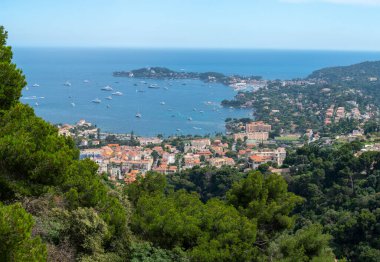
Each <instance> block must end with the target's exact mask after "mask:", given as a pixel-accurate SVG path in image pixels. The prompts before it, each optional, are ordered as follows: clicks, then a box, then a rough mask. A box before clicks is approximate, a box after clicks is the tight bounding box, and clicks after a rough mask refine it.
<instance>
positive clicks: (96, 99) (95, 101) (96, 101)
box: [91, 98, 102, 104]
mask: <svg viewBox="0 0 380 262" xmlns="http://www.w3.org/2000/svg"><path fill="white" fill-rule="evenodd" d="M91 102H93V103H95V104H100V103H101V102H102V100H100V99H99V98H95V99H94V100H92V101H91Z"/></svg>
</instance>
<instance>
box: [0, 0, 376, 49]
mask: <svg viewBox="0 0 380 262" xmlns="http://www.w3.org/2000/svg"><path fill="white" fill-rule="evenodd" d="M0 25H4V26H5V27H6V30H7V31H8V32H9V40H8V43H9V44H10V45H13V46H16V47H19V46H38V47H133V48H238V49H240V48H242V49H303V50H312V49H317V50H363V51H380V0H61V1H51V0H0Z"/></svg>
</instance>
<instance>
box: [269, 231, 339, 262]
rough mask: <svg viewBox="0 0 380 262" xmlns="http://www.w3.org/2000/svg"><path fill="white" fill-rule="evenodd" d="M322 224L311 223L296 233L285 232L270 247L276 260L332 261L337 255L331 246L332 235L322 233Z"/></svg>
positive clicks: (271, 255) (271, 253)
mask: <svg viewBox="0 0 380 262" xmlns="http://www.w3.org/2000/svg"><path fill="white" fill-rule="evenodd" d="M322 229H323V227H322V226H321V225H317V224H314V225H310V226H307V227H305V228H302V229H300V230H298V231H297V232H296V233H295V234H294V235H287V234H283V235H281V236H280V237H279V238H278V239H276V241H275V242H273V243H272V244H271V246H270V248H269V251H270V257H271V258H272V259H274V260H275V261H284V262H285V261H289V262H290V261H300V262H302V261H305V262H306V261H326V262H328V261H331V262H333V261H334V260H335V256H334V254H333V252H332V251H331V249H330V247H329V241H330V239H331V236H330V235H326V234H322Z"/></svg>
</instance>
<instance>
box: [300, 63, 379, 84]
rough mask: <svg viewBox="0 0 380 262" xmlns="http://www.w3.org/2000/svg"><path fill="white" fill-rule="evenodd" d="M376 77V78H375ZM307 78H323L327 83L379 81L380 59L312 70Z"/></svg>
mask: <svg viewBox="0 0 380 262" xmlns="http://www.w3.org/2000/svg"><path fill="white" fill-rule="evenodd" d="M375 78H377V80H375ZM307 79H323V80H326V81H327V82H328V83H330V84H333V83H341V82H355V83H366V82H367V83H368V82H377V83H379V82H380V61H374V62H363V63H360V64H354V65H350V66H337V67H329V68H323V69H320V70H316V71H314V72H313V73H312V74H311V75H309V76H308V77H307Z"/></svg>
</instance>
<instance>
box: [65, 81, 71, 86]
mask: <svg viewBox="0 0 380 262" xmlns="http://www.w3.org/2000/svg"><path fill="white" fill-rule="evenodd" d="M63 85H64V86H71V83H70V82H69V81H66V82H65V83H64V84H63Z"/></svg>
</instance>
